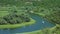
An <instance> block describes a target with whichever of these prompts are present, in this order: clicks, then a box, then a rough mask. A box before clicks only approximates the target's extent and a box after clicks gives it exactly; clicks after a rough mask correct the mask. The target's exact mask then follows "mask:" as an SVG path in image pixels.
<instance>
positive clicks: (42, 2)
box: [0, 0, 60, 34]
mask: <svg viewBox="0 0 60 34" xmlns="http://www.w3.org/2000/svg"><path fill="white" fill-rule="evenodd" d="M7 1H8V2H7ZM7 1H6V0H3V1H2V0H0V4H1V5H0V6H1V7H5V8H6V7H7V9H4V11H5V10H8V8H11V7H12V6H16V7H17V8H18V9H19V10H24V11H25V10H27V11H28V12H31V11H32V12H33V13H34V14H37V15H39V16H42V17H43V18H45V19H47V20H48V21H50V22H52V23H54V24H59V26H57V25H56V26H57V27H56V26H55V27H53V28H48V29H47V30H45V29H44V30H42V31H40V30H39V31H37V32H34V34H45V33H46V32H47V33H46V34H60V0H10V1H9V0H7ZM0 10H1V8H0ZM0 13H1V12H0ZM8 14H9V13H8ZM18 14H19V13H18ZM18 14H16V11H14V12H13V13H12V14H9V15H10V16H9V15H7V13H6V14H5V15H7V16H4V15H3V14H2V16H4V17H2V18H0V19H1V20H0V24H7V23H8V24H11V23H13V24H15V23H21V22H29V21H30V18H29V17H25V16H26V15H24V14H21V15H18ZM25 14H26V13H25ZM13 17H14V18H13ZM6 18H8V19H7V20H8V21H9V22H7V20H6ZM17 19H19V20H17ZM15 21H16V22H15ZM1 22H2V23H1ZM52 32H53V33H52Z"/></svg>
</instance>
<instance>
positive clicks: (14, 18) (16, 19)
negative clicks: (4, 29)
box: [0, 11, 30, 24]
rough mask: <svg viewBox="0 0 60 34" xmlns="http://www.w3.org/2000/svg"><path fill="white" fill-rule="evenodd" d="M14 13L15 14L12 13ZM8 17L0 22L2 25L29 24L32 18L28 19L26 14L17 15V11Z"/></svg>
mask: <svg viewBox="0 0 60 34" xmlns="http://www.w3.org/2000/svg"><path fill="white" fill-rule="evenodd" d="M12 12H13V13H12ZM12 12H11V13H9V14H8V15H6V16H4V17H2V18H1V20H0V24H8V23H9V24H18V23H22V22H29V21H30V18H28V16H27V15H25V14H17V11H12Z"/></svg>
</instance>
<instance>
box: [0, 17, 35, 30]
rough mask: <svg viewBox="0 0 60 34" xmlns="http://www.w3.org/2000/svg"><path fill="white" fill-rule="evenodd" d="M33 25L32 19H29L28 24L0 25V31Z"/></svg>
mask: <svg viewBox="0 0 60 34" xmlns="http://www.w3.org/2000/svg"><path fill="white" fill-rule="evenodd" d="M4 23H5V22H4ZM34 23H35V20H33V19H32V18H30V22H22V23H20V24H13V25H12V24H4V25H0V29H14V28H19V27H23V26H28V25H32V24H34Z"/></svg>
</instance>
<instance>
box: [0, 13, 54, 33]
mask: <svg viewBox="0 0 60 34" xmlns="http://www.w3.org/2000/svg"><path fill="white" fill-rule="evenodd" d="M31 17H32V18H33V19H34V20H36V23H35V24H33V25H29V26H23V27H21V28H16V29H6V30H0V34H16V33H23V32H31V31H36V30H40V29H44V28H50V27H53V26H55V25H54V24H51V23H49V22H48V21H47V20H44V19H43V18H41V17H40V16H37V15H34V14H31Z"/></svg>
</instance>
